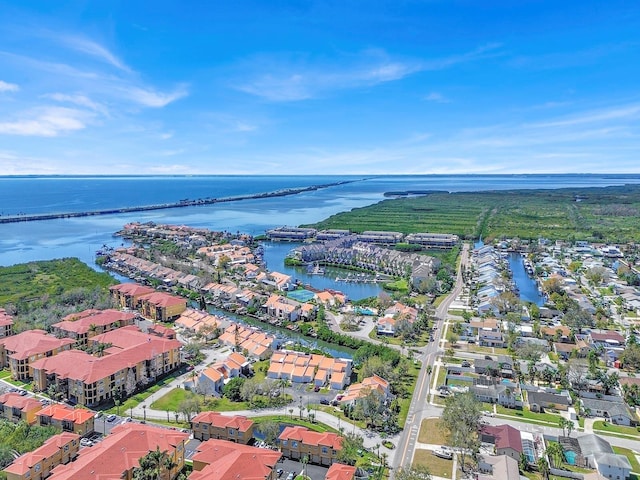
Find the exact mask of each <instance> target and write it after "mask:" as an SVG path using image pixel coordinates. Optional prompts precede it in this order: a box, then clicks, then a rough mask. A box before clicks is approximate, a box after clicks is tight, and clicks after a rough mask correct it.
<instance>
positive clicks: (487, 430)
mask: <svg viewBox="0 0 640 480" xmlns="http://www.w3.org/2000/svg"><path fill="white" fill-rule="evenodd" d="M480 441H481V442H483V443H491V444H493V446H494V448H495V453H496V455H507V456H508V457H511V458H513V459H515V460H516V461H520V456H521V455H522V453H523V452H524V450H523V448H522V437H521V436H520V430H518V429H517V428H514V427H512V426H511V425H482V427H481V428H480Z"/></svg>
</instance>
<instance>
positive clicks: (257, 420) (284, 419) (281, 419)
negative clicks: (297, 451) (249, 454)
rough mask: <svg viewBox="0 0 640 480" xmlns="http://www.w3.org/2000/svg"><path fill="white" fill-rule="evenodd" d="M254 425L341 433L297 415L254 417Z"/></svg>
mask: <svg viewBox="0 0 640 480" xmlns="http://www.w3.org/2000/svg"><path fill="white" fill-rule="evenodd" d="M251 420H253V423H254V424H255V425H256V426H257V427H258V428H259V427H260V424H261V423H265V422H275V423H286V424H288V425H301V426H303V427H307V428H308V429H309V430H313V431H314V432H320V433H324V432H333V433H339V432H338V431H337V430H336V429H335V428H331V427H330V426H329V425H325V424H324V423H321V422H314V423H311V422H309V421H307V420H300V419H299V418H298V417H296V416H295V415H294V416H293V418H292V417H291V416H290V415H266V416H264V417H253V418H252V419H251Z"/></svg>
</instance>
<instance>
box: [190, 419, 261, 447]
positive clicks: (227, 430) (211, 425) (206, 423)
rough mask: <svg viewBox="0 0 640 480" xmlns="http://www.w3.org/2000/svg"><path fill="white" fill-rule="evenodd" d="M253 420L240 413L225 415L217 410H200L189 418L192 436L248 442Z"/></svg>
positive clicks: (199, 438)
mask: <svg viewBox="0 0 640 480" xmlns="http://www.w3.org/2000/svg"><path fill="white" fill-rule="evenodd" d="M253 427H254V425H253V420H250V419H248V418H247V417H245V416H242V415H233V416H226V415H222V414H221V413H219V412H201V413H199V414H198V415H196V416H195V417H193V418H192V419H191V429H192V430H193V438H195V439H197V440H202V441H206V440H209V439H210V438H214V439H218V440H227V441H229V442H235V443H243V444H245V445H246V444H248V443H249V442H250V441H251V440H252V439H253Z"/></svg>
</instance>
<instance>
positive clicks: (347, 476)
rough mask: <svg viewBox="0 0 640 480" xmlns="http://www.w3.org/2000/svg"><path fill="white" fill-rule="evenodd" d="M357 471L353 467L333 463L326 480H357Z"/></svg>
mask: <svg viewBox="0 0 640 480" xmlns="http://www.w3.org/2000/svg"><path fill="white" fill-rule="evenodd" d="M356 470H357V468H356V467H353V466H351V465H344V464H342V463H333V464H331V466H330V467H329V470H327V474H326V476H325V477H324V478H325V480H355V478H356Z"/></svg>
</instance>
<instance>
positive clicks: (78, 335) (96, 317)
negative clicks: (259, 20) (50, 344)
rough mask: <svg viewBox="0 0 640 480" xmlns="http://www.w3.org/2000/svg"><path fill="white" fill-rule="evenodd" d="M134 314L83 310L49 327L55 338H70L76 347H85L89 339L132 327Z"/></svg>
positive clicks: (117, 311)
mask: <svg viewBox="0 0 640 480" xmlns="http://www.w3.org/2000/svg"><path fill="white" fill-rule="evenodd" d="M135 319H136V314H135V313H131V312H121V311H119V310H113V309H109V310H84V311H83V312H78V313H72V314H71V315H67V316H66V317H64V318H63V319H62V321H60V322H58V323H54V324H53V325H51V332H52V333H53V334H54V335H56V336H57V337H66V338H72V339H74V340H75V341H76V345H77V346H85V345H86V344H87V341H88V339H89V338H90V337H94V336H96V335H100V334H101V333H105V332H110V331H111V330H115V329H117V328H122V327H126V326H127V325H133V324H134V322H135Z"/></svg>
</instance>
